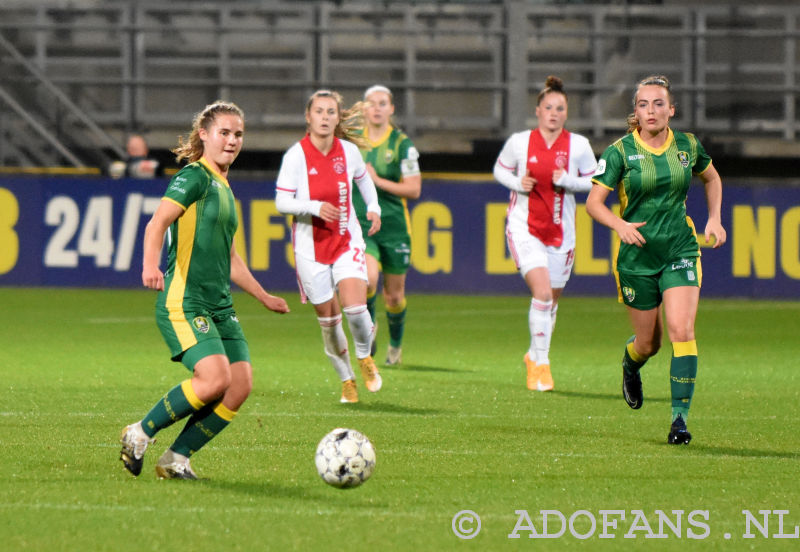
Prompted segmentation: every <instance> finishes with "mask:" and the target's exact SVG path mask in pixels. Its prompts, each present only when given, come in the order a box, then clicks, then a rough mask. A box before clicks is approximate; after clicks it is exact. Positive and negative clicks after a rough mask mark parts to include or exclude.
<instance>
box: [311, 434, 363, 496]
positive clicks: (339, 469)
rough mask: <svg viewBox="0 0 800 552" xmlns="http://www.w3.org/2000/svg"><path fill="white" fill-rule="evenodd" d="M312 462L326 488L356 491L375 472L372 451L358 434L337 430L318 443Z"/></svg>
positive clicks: (361, 435)
mask: <svg viewBox="0 0 800 552" xmlns="http://www.w3.org/2000/svg"><path fill="white" fill-rule="evenodd" d="M314 461H315V463H316V464H317V472H319V475H320V477H322V480H323V481H324V482H325V483H327V484H328V485H332V486H334V487H339V488H341V489H344V488H349V487H358V486H359V485H361V484H362V483H363V482H364V481H366V480H367V479H369V476H370V475H372V470H374V469H375V449H374V448H372V443H370V441H369V439H367V437H366V436H365V435H364V434H363V433H361V432H360V431H356V430H355V429H345V428H341V427H338V428H336V429H334V430H333V431H331V432H330V433H328V434H327V435H326V436H325V437H323V438H322V440H321V441H320V442H319V445H317V455H316V457H315V458H314Z"/></svg>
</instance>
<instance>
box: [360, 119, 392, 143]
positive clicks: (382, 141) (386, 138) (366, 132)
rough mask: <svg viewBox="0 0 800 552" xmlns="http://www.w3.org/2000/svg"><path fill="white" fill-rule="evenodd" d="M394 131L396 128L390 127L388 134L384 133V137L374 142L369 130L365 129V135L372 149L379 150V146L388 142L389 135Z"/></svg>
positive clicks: (387, 130)
mask: <svg viewBox="0 0 800 552" xmlns="http://www.w3.org/2000/svg"><path fill="white" fill-rule="evenodd" d="M393 130H394V127H393V126H392V125H389V128H388V129H386V132H384V133H383V136H381V137H380V138H378V139H377V140H375V141H373V140H372V138H370V137H369V129H364V134H365V135H366V137H367V140H368V141H369V145H370V146H371V147H373V148H377V147H378V146H380V145H381V144H383V143H384V142H385V141H386V140H388V139H389V135H390V134H391V133H392V131H393Z"/></svg>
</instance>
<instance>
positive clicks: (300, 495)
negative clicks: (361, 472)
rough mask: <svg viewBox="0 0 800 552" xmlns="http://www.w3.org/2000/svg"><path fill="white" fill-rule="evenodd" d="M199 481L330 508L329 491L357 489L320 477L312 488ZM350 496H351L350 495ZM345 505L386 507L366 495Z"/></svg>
mask: <svg viewBox="0 0 800 552" xmlns="http://www.w3.org/2000/svg"><path fill="white" fill-rule="evenodd" d="M200 481H202V482H203V484H204V485H205V486H206V487H208V488H210V489H217V490H220V491H226V492H230V493H236V494H240V495H247V496H250V495H252V496H255V497H258V498H259V499H263V498H265V497H266V498H270V499H275V498H277V499H299V500H307V501H313V502H319V501H325V502H326V504H327V505H328V506H329V507H332V508H334V507H336V506H337V504H336V503H335V502H334V503H329V502H328V501H329V500H330V499H331V496H330V493H345V494H347V493H350V492H354V491H356V492H357V489H358V487H353V488H348V489H335V488H333V487H331V486H328V485H327V484H325V483H324V482H323V481H322V479H318V480H317V481H316V482H317V483H319V485H315V486H314V488H313V489H312V488H309V487H308V486H304V485H292V486H288V485H279V484H277V483H270V482H256V481H220V480H216V479H215V480H212V479H206V480H203V479H200ZM367 484H369V483H367ZM354 494H355V493H354ZM334 498H338V496H337V495H334ZM350 498H352V496H351V497H350ZM346 507H347V509H349V510H353V509H361V508H363V509H365V510H367V511H370V512H373V511H374V510H375V508H387V507H388V504H381V503H377V502H375V500H374V496H372V495H368V496H364V497H363V499H361V500H348V501H347V503H346Z"/></svg>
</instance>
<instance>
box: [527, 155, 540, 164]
mask: <svg viewBox="0 0 800 552" xmlns="http://www.w3.org/2000/svg"><path fill="white" fill-rule="evenodd" d="M538 162H539V160H538V159H536V156H535V155H532V156H531V158H530V159H528V163H538Z"/></svg>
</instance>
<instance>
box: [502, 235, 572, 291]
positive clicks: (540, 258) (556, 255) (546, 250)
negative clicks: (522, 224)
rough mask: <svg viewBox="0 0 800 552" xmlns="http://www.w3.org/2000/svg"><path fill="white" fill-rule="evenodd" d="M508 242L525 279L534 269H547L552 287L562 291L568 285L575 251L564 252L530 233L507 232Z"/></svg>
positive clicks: (567, 250)
mask: <svg viewBox="0 0 800 552" xmlns="http://www.w3.org/2000/svg"><path fill="white" fill-rule="evenodd" d="M506 240H507V242H508V249H509V251H511V256H512V257H513V258H514V262H515V263H517V268H518V269H519V273H520V275H521V276H522V277H523V278H524V277H525V275H526V274H527V273H528V272H530V271H531V270H532V269H534V268H540V267H547V268H548V269H549V271H550V287H552V288H554V289H561V288H563V287H564V286H566V285H567V281H569V277H570V274H572V265H573V263H574V262H575V250H574V249H566V250H564V249H563V248H561V247H553V246H551V245H545V244H543V243H542V242H541V240H540V239H539V238H537V237H535V236H532V235H531V234H530V233H529V232H507V233H506Z"/></svg>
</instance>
